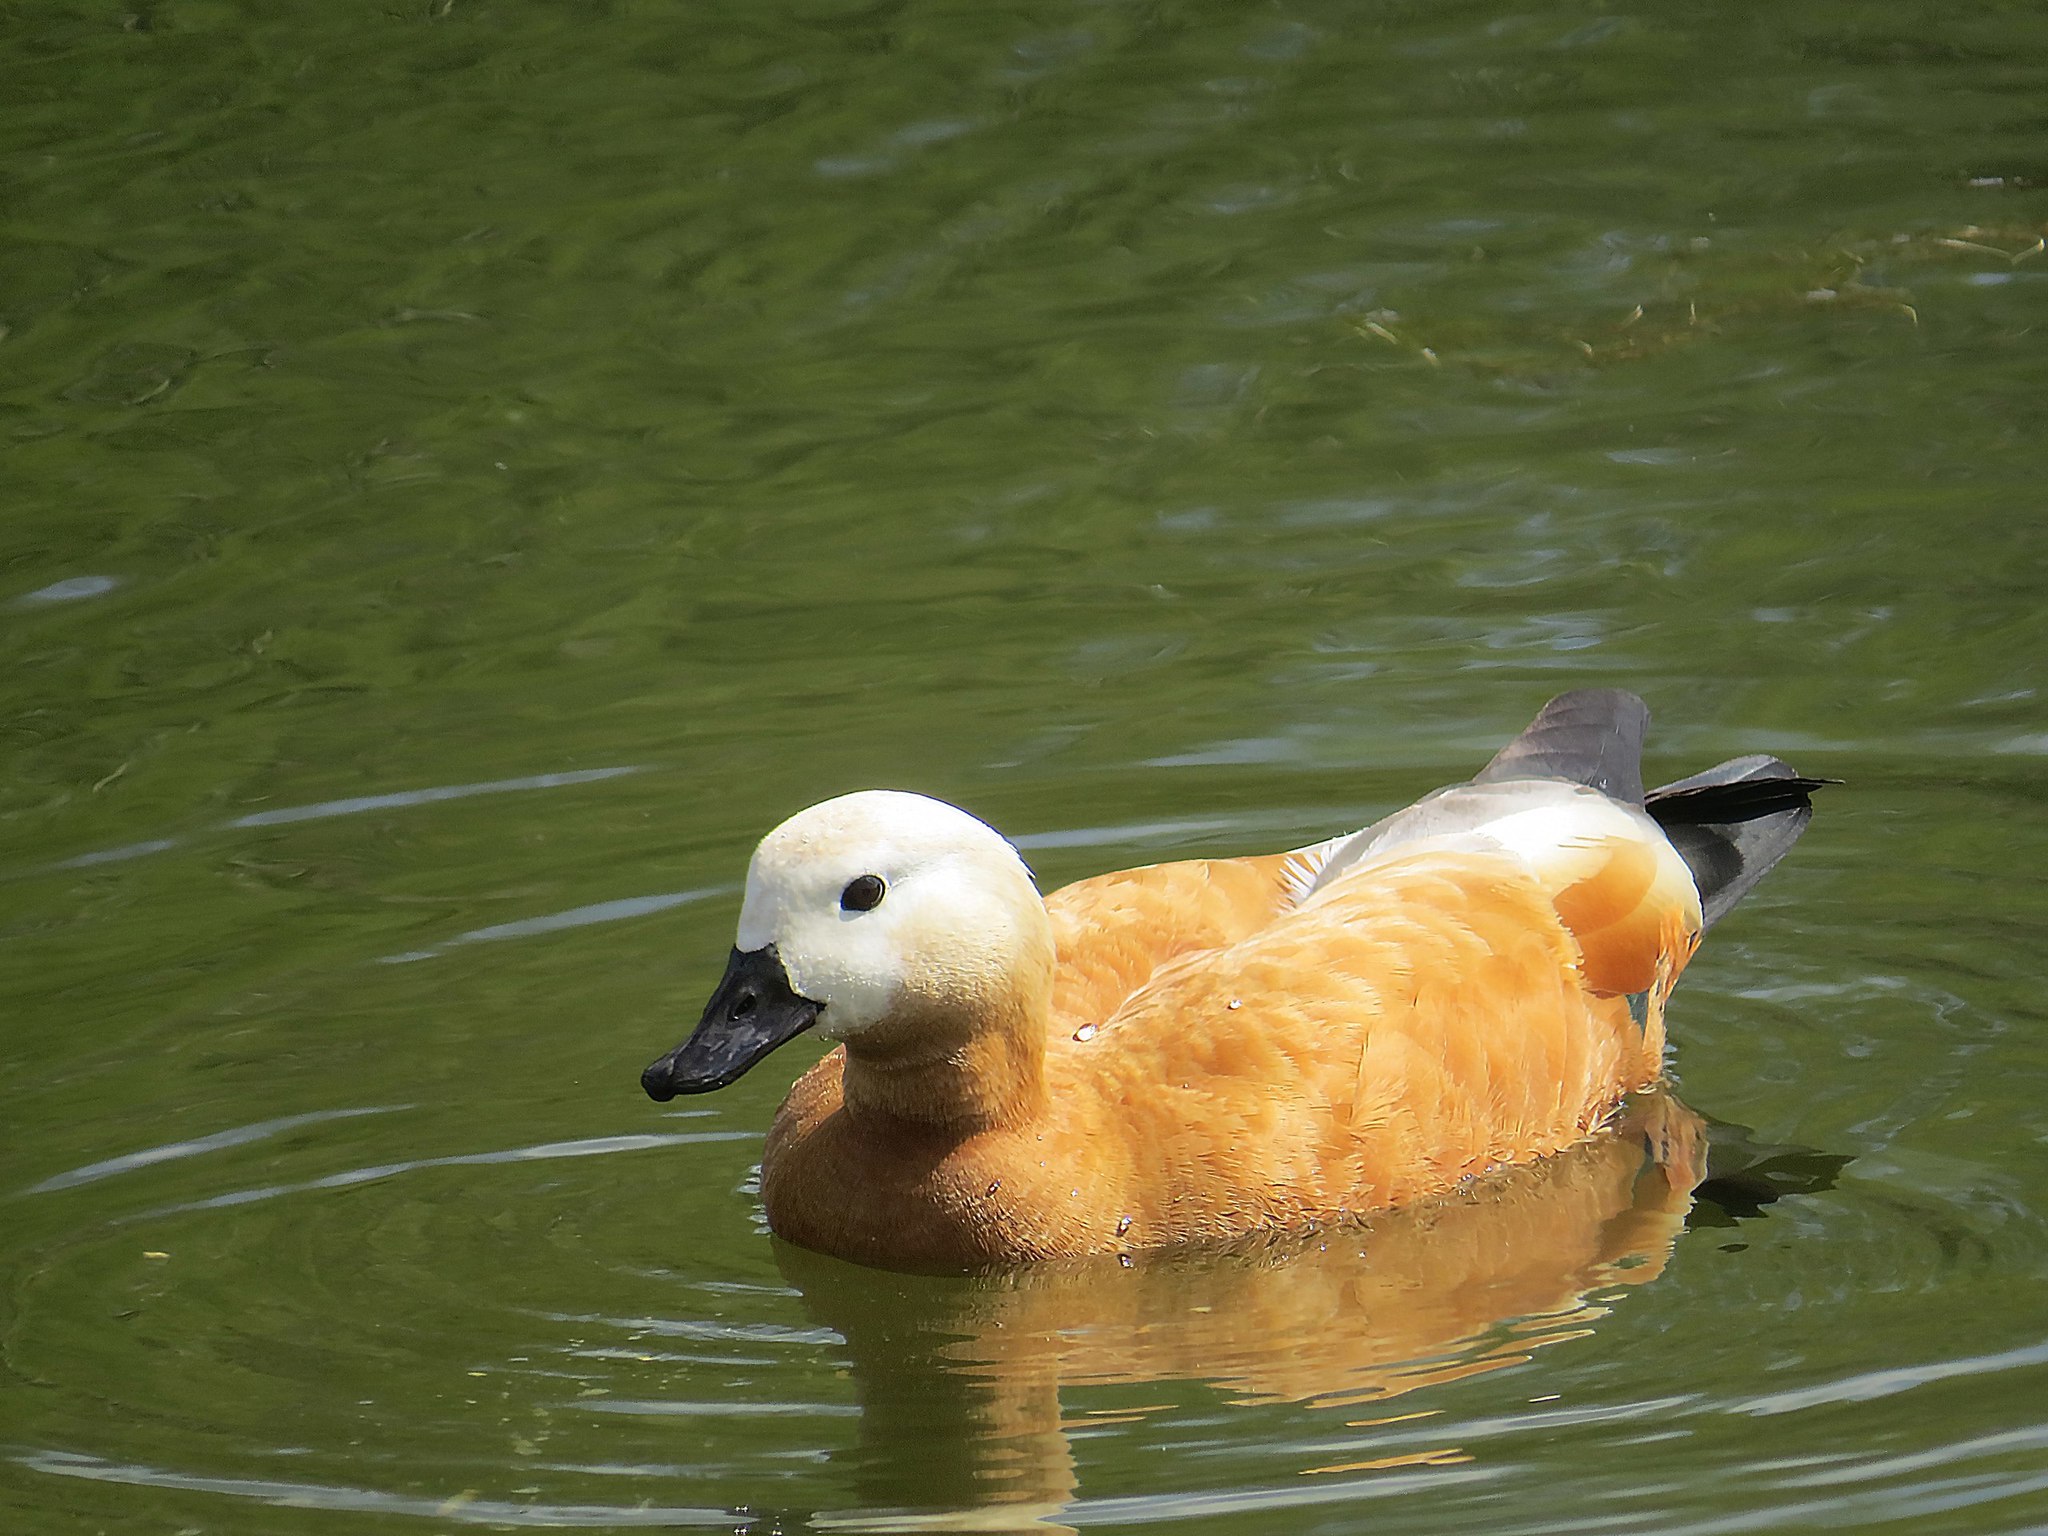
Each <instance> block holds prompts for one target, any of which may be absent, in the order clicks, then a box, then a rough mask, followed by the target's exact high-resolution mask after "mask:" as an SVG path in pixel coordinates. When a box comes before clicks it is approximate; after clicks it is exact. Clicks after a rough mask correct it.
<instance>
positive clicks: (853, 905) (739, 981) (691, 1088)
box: [641, 790, 1050, 1099]
mask: <svg viewBox="0 0 2048 1536" xmlns="http://www.w3.org/2000/svg"><path fill="white" fill-rule="evenodd" d="M1049 954H1050V940H1049V934H1048V931H1047V926H1046V917H1045V907H1044V904H1043V903H1042V902H1041V901H1040V900H1039V896H1038V891H1037V888H1036V887H1035V886H1034V885H1033V883H1032V879H1031V872H1030V870H1028V869H1027V868H1026V867H1025V865H1024V861H1023V859H1022V858H1021V857H1019V856H1018V853H1017V850H1016V849H1015V848H1013V847H1011V846H1010V844H1009V843H1008V842H1006V841H1005V840H1004V839H1003V838H1002V836H1001V835H1000V834H999V833H997V832H996V831H995V830H994V829H993V828H992V827H989V826H987V825H986V824H985V823H983V822H980V821H977V820H976V819H975V818H974V817H972V816H970V815H968V814H967V813H966V812H965V811H963V810H960V809H959V808H958V807H956V806H951V805H947V804H946V803H945V802H944V801H941V800H933V799H930V798H928V797H926V796H924V795H913V794H905V793H902V792H900V791H896V790H863V791H861V792H859V793H857V794H851V795H841V796H839V797H838V798H837V799H834V800H827V801H824V802H823V803H821V804H818V805H814V806H812V807H810V808H809V809H808V810H804V811H799V812H798V813H797V814H796V815H794V816H792V817H790V818H789V820H787V821H785V822H784V823H782V825H781V826H779V827H777V828H776V829H775V830H774V831H772V832H770V833H769V834H768V835H767V836H766V837H764V838H763V839H761V844H760V846H759V847H758V848H756V849H755V850H754V857H753V860H752V862H751V863H750V864H749V865H748V866H747V893H746V898H745V901H744V903H743V904H742V906H741V908H740V920H739V932H738V936H737V939H736V942H735V944H734V947H733V953H732V957H731V960H730V962H729V963H728V965H727V967H726V974H725V978H724V979H723V980H722V981H721V982H720V984H719V987H718V990H717V991H716V992H715V993H714V994H713V995H712V998H711V1002H710V1004H709V1006H708V1007H707V1008H706V1009H705V1012H704V1018H703V1021H702V1022H701V1023H700V1024H699V1025H698V1026H697V1029H696V1032H695V1033H694V1034H692V1035H691V1036H690V1038H689V1039H688V1040H687V1041H685V1042H684V1043H683V1044H682V1045H681V1046H679V1047H678V1048H677V1049H676V1050H674V1051H672V1052H670V1053H669V1054H668V1055H667V1056H665V1057H663V1058H662V1059H661V1060H660V1061H658V1062H656V1063H655V1064H654V1065H653V1066H651V1067H649V1068H648V1069H647V1071H646V1072H645V1073H643V1074H642V1076H641V1082H642V1085H643V1086H645V1087H646V1089H647V1091H648V1092H649V1093H650V1094H652V1095H654V1096H655V1097H656V1098H658V1099H666V1098H669V1097H671V1096H673V1095H674V1094H676V1093H694V1092H703V1091H705V1090H707V1089H711V1088H718V1087H722V1086H724V1085H725V1084H726V1083H729V1082H731V1081H732V1080H733V1079H734V1078H737V1077H738V1076H739V1075H740V1074H741V1073H742V1072H744V1071H746V1070H747V1068H748V1067H751V1066H752V1065H753V1064H754V1063H755V1062H757V1061H759V1060H760V1059H761V1058H762V1057H763V1056H765V1055H767V1054H768V1052H769V1051H771V1050H773V1049H774V1048H775V1047H776V1046H777V1045H780V1044H782V1043H783V1041H785V1040H788V1039H789V1038H791V1037H792V1036H794V1035H796V1034H798V1033H801V1032H802V1031H803V1030H805V1029H808V1028H810V1027H812V1026H813V1025H815V1026H816V1027H817V1028H818V1030H819V1031H820V1032H821V1033H823V1034H825V1035H827V1036H829V1037H831V1038H833V1039H836V1040H843V1041H847V1042H849V1044H850V1045H851V1046H853V1047H854V1048H856V1049H858V1048H860V1047H861V1046H862V1045H867V1046H870V1047H872V1048H874V1049H878V1050H879V1049H882V1048H885V1047H887V1048H891V1049H897V1048H904V1047H906V1046H909V1045H910V1044H912V1043H913V1042H908V1041H901V1040H896V1039H893V1038H891V1036H892V1034H894V1033H900V1032H902V1031H903V1030H908V1029H922V1030H927V1031H929V1030H932V1029H934V1028H936V1027H938V1026H935V1025H934V1024H933V1023H932V1020H933V1019H934V1018H941V1017H944V1016H946V1015H947V1014H948V1012H949V1010H950V1012H951V1013H952V1014H954V1015H958V1016H960V1017H962V1018H963V1019H964V1020H966V1022H965V1023H963V1024H962V1026H961V1027H962V1028H968V1027H971V1017H969V1016H971V1015H972V1013H973V1012H974V1011H975V1009H976V1008H977V1007H978V1006H981V1005H984V1004H988V1003H989V1002H990V1000H991V999H994V998H997V997H999V996H1001V995H1002V994H1003V993H1004V991H1005V989H1007V988H1014V987H1015V986H1016V985H1017V984H1018V981H1019V973H1020V970H1029V969H1031V968H1033V967H1037V968H1039V969H1046V968H1047V967H1049ZM938 1043H940V1042H934V1044H938Z"/></svg>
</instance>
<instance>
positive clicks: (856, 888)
mask: <svg viewBox="0 0 2048 1536" xmlns="http://www.w3.org/2000/svg"><path fill="white" fill-rule="evenodd" d="M888 892H889V887H888V886H886V885H884V884H883V883H882V877H881V876H880V875H855V876H854V877H853V878H852V879H851V880H849V881H847V882H846V889H845V890H843V891H841V892H840V893H839V910H840V911H842V912H872V911H874V910H875V908H877V907H879V906H880V905H881V904H882V898H883V897H884V896H885V895H887V894H888Z"/></svg>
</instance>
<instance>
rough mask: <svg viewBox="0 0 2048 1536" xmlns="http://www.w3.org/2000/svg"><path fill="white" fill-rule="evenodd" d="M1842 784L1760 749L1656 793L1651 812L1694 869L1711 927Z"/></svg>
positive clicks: (1647, 805)
mask: <svg viewBox="0 0 2048 1536" xmlns="http://www.w3.org/2000/svg"><path fill="white" fill-rule="evenodd" d="M1835 782H1837V781H1836V780H1833V779H1809V778H1805V777H1803V776H1801V775H1800V774H1799V773H1797V772H1795V771H1794V770H1793V769H1792V767H1791V766H1790V765H1789V764H1787V763H1783V762H1780V761H1779V760H1778V759H1777V758H1775V757H1770V756H1767V755H1765V754H1763V753H1755V754H1752V755H1751V756H1748V757H1736V758H1730V759H1729V760H1728V761H1727V762H1725V763H1721V764H1719V765H1717V766H1716V767H1713V768H1709V769H1707V770H1706V771H1705V772H1704V773H1696V774H1693V775H1692V776H1691V777H1690V778H1685V779H1680V780H1678V781H1677V782H1676V783H1674V784H1666V785H1664V786H1662V787H1661V788H1659V789H1653V790H1651V791H1650V792H1649V794H1648V795H1647V796H1645V797H1644V809H1645V810H1647V811H1648V812H1649V813H1650V815H1651V816H1652V817H1654V818H1655V819H1656V821H1657V824H1658V825H1659V826H1661V827H1662V828H1663V829H1664V835H1665V836H1666V837H1668V838H1670V839H1671V845H1672V846H1673V847H1674V848H1676V849H1677V850H1678V852H1679V854H1680V856H1681V857H1682V858H1684V860H1685V862H1686V866H1687V867H1688V868H1689V869H1691V871H1692V878H1693V884H1695V885H1697V886H1698V887H1699V890H1700V907H1701V909H1702V911H1703V912H1704V914H1705V916H1706V923H1707V926H1708V927H1709V928H1711V927H1712V926H1713V925H1714V924H1715V923H1716V922H1718V921H1719V920H1720V918H1721V917H1722V915H1723V914H1724V913H1726V912H1727V911H1728V909H1729V908H1730V907H1732V906H1734V905H1735V903H1736V902H1738V901H1740V900H1741V899H1742V898H1743V897H1744V896H1746V895H1748V894H1749V892H1750V890H1751V889H1752V888H1754V886H1755V885H1756V883H1757V881H1759V880H1761V879H1763V877H1764V876H1765V875H1766V874H1767V873H1768V872H1769V871H1770V868H1771V866H1772V865H1773V864H1776V863H1777V862H1778V860H1780V859H1782V858H1783V857H1784V856H1785V854H1786V853H1787V852H1788V851H1789V850H1790V849H1791V847H1792V845H1793V844H1794V843H1796V842H1797V841H1799V834H1800V833H1802V832H1804V831H1805V830H1806V824H1807V822H1809V821H1810V820H1812V819H1813V800H1812V798H1811V797H1812V794H1813V792H1814V791H1815V790H1816V789H1819V788H1821V787H1822V786H1823V785H1826V784H1832V783H1835Z"/></svg>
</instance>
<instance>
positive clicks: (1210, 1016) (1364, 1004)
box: [1044, 847, 1676, 1245]
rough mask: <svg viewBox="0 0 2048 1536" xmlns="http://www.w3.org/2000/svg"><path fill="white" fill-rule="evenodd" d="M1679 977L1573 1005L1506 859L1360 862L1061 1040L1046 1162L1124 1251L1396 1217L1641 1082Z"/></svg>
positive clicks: (1582, 1123) (1590, 1120)
mask: <svg viewBox="0 0 2048 1536" xmlns="http://www.w3.org/2000/svg"><path fill="white" fill-rule="evenodd" d="M1675 974H1676V968H1675V966H1674V967H1670V968H1668V969H1667V975H1666V977H1665V979H1664V980H1663V981H1662V982H1661V983H1658V984H1654V985H1653V987H1652V988H1651V990H1650V992H1649V994H1648V995H1647V996H1641V997H1638V998H1635V999H1631V998H1630V997H1629V996H1627V995H1625V994H1620V993H1603V992H1601V991H1599V990H1597V989H1595V988H1592V987H1589V986H1588V985H1587V984H1586V981H1585V974H1584V968H1583V965H1582V960H1581V952H1580V948H1579V945H1578V943H1577V941H1576V940H1575V939H1574V937H1573V935H1572V933H1571V931H1570V929H1569V928H1568V927H1567V926H1566V925H1565V923H1564V921H1563V920H1562V918H1561V917H1560V916H1559V914H1558V911H1557V907H1556V905H1555V904H1554V902H1553V900H1552V898H1551V895H1550V893H1549V892H1547V891H1546V890H1545V888H1544V886H1543V885H1542V884H1541V883H1540V882H1539V881H1538V880H1537V879H1536V878H1534V877H1533V876H1532V875H1531V874H1530V873H1529V872H1528V871H1527V870H1526V869H1524V868H1522V867H1520V866H1519V864H1518V863H1517V861H1516V860H1514V859H1513V858H1511V857H1508V856H1505V855H1502V854H1499V853H1495V854H1486V853H1476V852H1469V851H1459V850H1455V849H1444V848H1428V847H1425V848H1419V849H1417V850H1415V851H1413V852H1410V853H1406V854H1401V855H1398V856H1395V857H1392V858H1389V859H1385V860H1381V861H1375V862H1374V863H1372V864H1370V865H1366V866H1361V867H1359V868H1357V869H1355V870H1352V871H1350V872H1348V873H1347V874H1345V875H1344V876H1343V877H1342V878H1340V879H1339V880H1337V881H1335V882H1334V883H1333V884H1331V885H1330V886H1328V887H1326V888H1324V889H1322V890H1321V891H1319V892H1318V893H1317V895H1316V896H1315V898H1314V899H1313V900H1311V901H1309V902H1307V903H1306V904H1303V905H1299V906H1294V905H1287V906H1285V907H1283V908H1282V909H1280V910H1277V911H1276V912H1274V913H1273V914H1272V915H1271V916H1270V918H1269V920H1268V921H1267V922H1266V923H1264V924H1263V925H1261V926H1260V927H1258V928H1257V929H1256V930H1255V931H1253V932H1250V933H1248V934H1246V935H1245V936H1243V937H1241V938H1238V939H1236V940H1235V941H1234V942H1230V943H1227V944H1225V945H1224V946H1222V947H1220V948H1213V949H1209V950H1206V951H1201V952H1192V953H1185V954H1182V955H1181V956H1179V957H1178V958H1175V959H1170V960H1168V961H1167V962H1166V963H1164V964H1163V965H1161V966H1160V967H1159V968H1158V969H1157V970H1156V971H1155V972H1154V973H1153V974H1152V975H1151V977H1150V979H1149V981H1147V982H1146V983H1145V984H1144V985H1142V986H1140V987H1139V988H1138V989H1137V990H1135V991H1134V992H1133V993H1131V994H1130V995H1129V996H1128V997H1127V998H1126V999H1125V1000H1124V1001H1123V1003H1122V1006H1121V1007H1119V1008H1117V1009H1116V1010H1115V1011H1114V1012H1112V1013H1110V1014H1109V1015H1108V1016H1107V1018H1106V1019H1104V1021H1103V1022H1102V1024H1101V1025H1100V1027H1099V1028H1097V1029H1095V1030H1092V1031H1089V1030H1086V1029H1083V1030H1081V1031H1079V1032H1078V1035H1079V1038H1076V1036H1075V1035H1073V1034H1069V1035H1065V1036H1061V1037H1058V1038H1056V1039H1055V1040H1054V1041H1053V1042H1052V1046H1051V1050H1050V1053H1049V1056H1048V1060H1047V1068H1048V1086H1049V1088H1050V1090H1051V1091H1050V1093H1049V1096H1048V1098H1049V1102H1050V1103H1051V1104H1052V1105H1055V1106H1059V1113H1058V1114H1057V1115H1055V1116H1052V1117H1050V1118H1049V1120H1048V1123H1047V1125H1046V1127H1045V1128H1044V1134H1045V1136H1046V1139H1047V1141H1048V1142H1049V1143H1056V1144H1057V1145H1053V1146H1051V1147H1049V1151H1050V1152H1051V1161H1052V1164H1053V1166H1055V1167H1059V1166H1067V1167H1080V1168H1083V1169H1089V1170H1093V1171H1094V1173H1095V1174H1096V1176H1097V1184H1098V1187H1097V1190H1096V1192H1095V1202H1096V1203H1098V1204H1099V1203H1101V1202H1102V1201H1105V1200H1107V1201H1110V1202H1111V1203H1114V1204H1115V1205H1116V1207H1117V1208H1116V1210H1115V1211H1114V1212H1113V1213H1111V1217H1112V1219H1113V1220H1115V1221H1117V1222H1120V1223H1125V1225H1124V1228H1123V1233H1122V1235H1123V1236H1124V1237H1125V1239H1126V1240H1127V1241H1129V1242H1131V1243H1132V1244H1133V1245H1139V1244H1143V1243H1148V1242H1159V1241H1178V1240H1185V1239H1188V1238H1202V1237H1222V1236H1229V1235H1235V1234H1238V1233H1242V1232H1246V1231H1250V1230H1255V1229H1260V1228H1268V1227H1297V1226H1300V1225H1302V1224H1304V1223H1307V1222H1312V1221H1316V1220H1323V1219H1328V1218H1331V1217H1334V1216H1337V1215H1339V1214H1340V1213H1351V1214H1361V1213H1367V1212H1371V1211H1374V1210H1380V1209H1385V1208H1387V1207H1390V1206H1394V1205H1398V1204H1402V1203H1404V1202H1406V1201H1409V1200H1412V1199H1415V1198H1417V1197H1419V1196H1422V1195H1426V1194H1429V1193H1433V1192H1437V1191H1441V1190H1443V1189H1445V1188H1447V1187H1448V1186H1450V1185H1452V1184H1454V1183H1456V1182H1457V1181H1458V1180H1459V1179H1461V1178H1464V1177H1466V1176H1468V1175H1472V1174H1476V1173H1480V1172H1483V1171H1485V1170H1486V1169H1488V1168H1490V1167H1495V1166H1498V1165H1500V1164H1503V1163H1508V1162H1518V1161H1524V1160H1527V1159H1529V1158H1532V1157H1537V1156H1541V1155H1543V1154H1545V1153H1549V1152H1554V1151H1557V1150H1559V1149H1561V1148H1563V1147H1566V1146H1569V1145H1571V1144H1572V1143H1573V1142H1575V1141H1577V1140H1579V1139H1581V1138H1582V1137H1583V1136H1585V1135H1586V1134H1587V1132H1588V1131H1589V1130H1591V1129H1592V1128H1593V1127H1594V1126H1595V1125H1596V1124H1597V1123H1598V1122H1599V1121H1600V1120H1601V1119H1602V1117H1603V1116H1605V1115H1606V1114H1607V1113H1608V1111H1609V1110H1610V1109H1612V1107H1613V1106H1614V1105H1615V1103H1616V1102H1617V1101H1618V1100H1619V1099H1620V1098H1621V1097H1622V1096H1623V1095H1625V1094H1627V1093H1628V1092H1630V1091H1631V1090H1633V1089H1636V1088H1640V1087H1644V1086H1647V1085H1648V1084H1649V1083H1651V1082H1654V1081H1655V1080H1656V1078H1657V1076H1658V1074H1659V1072H1660V1070H1661V1065H1662V1055H1663V1006H1662V1005H1663V995H1664V993H1665V992H1667V991H1668V988H1669V981H1670V979H1672V978H1674V977H1675ZM1082 1106H1086V1109H1085V1110H1083V1109H1082V1108H1081V1107H1082Z"/></svg>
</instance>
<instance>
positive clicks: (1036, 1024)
mask: <svg viewBox="0 0 2048 1536" xmlns="http://www.w3.org/2000/svg"><path fill="white" fill-rule="evenodd" d="M928 1006H929V1005H928ZM1045 1010H1046V999H1045V998H1044V997H1042V996H1036V995H1015V996H1012V997H1009V998H1006V999H1004V1002H1003V1004H1002V1005H1001V1006H1000V1007H999V1009H997V1010H994V1011H990V1010H986V1009H983V1010H976V1012H975V1013H974V1014H973V1016H972V1017H968V1016H964V1015H962V1014H960V1013H958V1012H953V1013H951V1014H950V1015H938V1014H926V1015H925V1016H924V1017H919V1016H917V1013H919V1012H923V1010H922V1009H919V1010H917V1012H913V1013H910V1014H908V1016H906V1015H903V1014H899V1015H898V1016H897V1017H895V1018H892V1019H891V1020H890V1023H891V1025H892V1026H900V1027H893V1028H891V1029H890V1030H889V1031H888V1032H887V1033H886V1034H880V1033H878V1034H877V1035H875V1036H872V1037H865V1038H856V1039H853V1040H849V1041H848V1042H847V1044H846V1070H845V1074H844V1076H843V1078H842V1080H841V1081H842V1085H843V1086H842V1088H841V1092H842V1094H843V1095H844V1098H845V1103H846V1108H847V1111H848V1112H849V1113H850V1114H852V1115H854V1116H856V1117H857V1118H860V1119H870V1118H873V1119H889V1120H895V1121H898V1122H907V1123H909V1124H912V1125H917V1126H921V1127H925V1128H928V1129H931V1130H939V1131H945V1132H948V1133H952V1134H957V1135H972V1134H974V1133H975V1132H977V1131H984V1130H989V1129H992V1128H994V1127H997V1126H1003V1125H1015V1124H1018V1123H1019V1122H1021V1121H1024V1120H1028V1119H1031V1118H1032V1117H1033V1116H1035V1115H1038V1114H1040V1113H1041V1112H1043V1110H1044V1108H1045V1030H1046V1011H1045Z"/></svg>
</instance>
